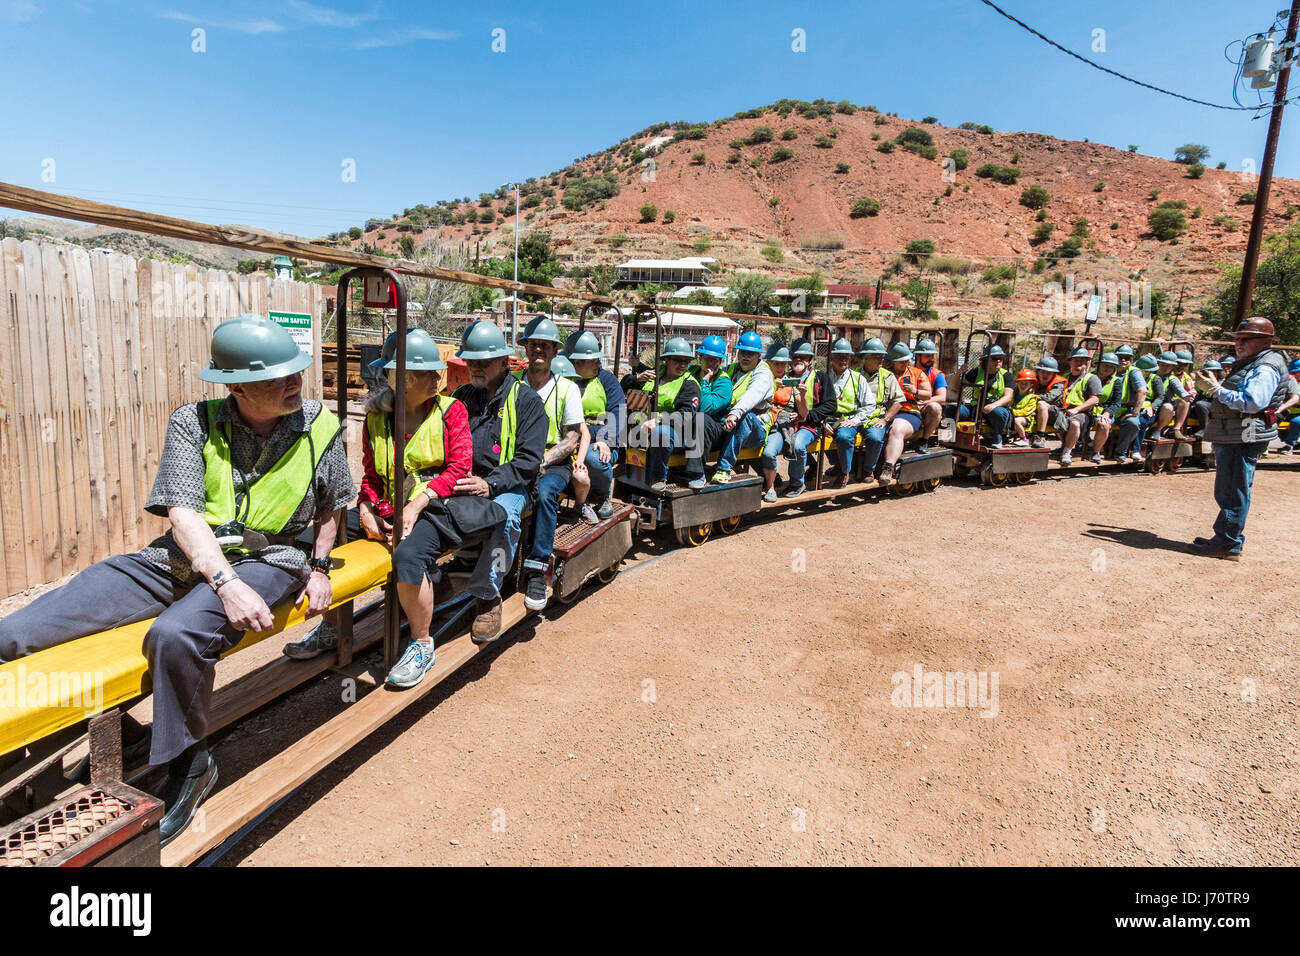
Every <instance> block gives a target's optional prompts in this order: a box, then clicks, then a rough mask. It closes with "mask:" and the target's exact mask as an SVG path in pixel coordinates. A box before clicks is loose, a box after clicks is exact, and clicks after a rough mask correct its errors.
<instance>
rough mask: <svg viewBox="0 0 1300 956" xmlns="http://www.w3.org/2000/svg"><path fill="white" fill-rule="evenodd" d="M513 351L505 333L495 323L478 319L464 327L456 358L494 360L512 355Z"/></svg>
mask: <svg viewBox="0 0 1300 956" xmlns="http://www.w3.org/2000/svg"><path fill="white" fill-rule="evenodd" d="M513 353H514V349H512V348H511V347H510V344H509V343H508V342H507V341H506V337H505V333H503V332H502V331H501V330H500V329H499V328H497V326H496V323H495V322H489V321H487V319H480V320H479V321H477V322H472V323H470V324H469V325H467V326H465V331H464V332H463V333H461V337H460V348H459V349H457V350H456V357H457V358H463V359H471V360H472V359H495V358H505V357H506V356H507V355H512V354H513Z"/></svg>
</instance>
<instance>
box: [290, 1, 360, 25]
mask: <svg viewBox="0 0 1300 956" xmlns="http://www.w3.org/2000/svg"><path fill="white" fill-rule="evenodd" d="M289 8H290V9H291V10H293V12H294V13H295V14H296V15H297V16H298V18H299V19H301V20H305V21H306V22H308V23H314V24H316V25H318V26H323V27H340V28H342V29H344V30H351V29H353V28H355V27H358V26H360V25H361V24H363V23H368V22H369V21H371V20H374V19H376V18H377V17H378V16H379V11H378V9H377V8H376V9H372V10H371V11H370V12H369V13H344V12H343V11H342V10H334V9H331V8H330V7H321V6H317V5H316V4H314V3H308V2H307V0H289Z"/></svg>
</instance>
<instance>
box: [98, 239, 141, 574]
mask: <svg viewBox="0 0 1300 956" xmlns="http://www.w3.org/2000/svg"><path fill="white" fill-rule="evenodd" d="M122 258H123V257H122V256H115V255H110V254H108V253H102V252H98V253H93V254H92V255H91V256H90V274H91V283H92V285H93V287H94V290H95V317H96V323H95V332H94V334H95V340H96V346H97V349H98V351H99V356H100V366H99V368H100V393H101V394H102V395H104V396H106V400H105V402H104V405H103V412H102V416H103V418H102V423H101V425H102V428H103V432H102V439H103V446H104V474H103V475H102V476H100V481H101V482H102V484H103V488H104V495H105V499H106V501H107V502H108V527H107V535H108V552H109V553H110V554H118V553H120V552H122V551H125V550H127V549H126V533H125V526H126V521H127V515H126V508H125V507H124V502H123V488H124V487H125V488H132V487H133V486H134V484H135V481H134V475H132V474H131V471H130V460H129V459H128V460H127V462H126V463H124V462H123V460H122V441H121V439H122V437H123V436H125V435H127V434H129V432H130V423H129V422H127V421H123V413H124V412H125V410H126V402H127V385H126V382H125V381H119V379H120V375H119V371H118V365H119V358H120V355H121V353H122V351H123V350H125V349H126V348H127V344H126V342H125V341H124V338H125V332H124V331H123V330H122V324H121V316H120V314H119V312H118V309H117V308H115V305H120V302H119V303H114V301H113V286H112V278H111V271H112V260H114V259H116V260H118V275H119V278H120V276H121V265H120V263H121V259H122ZM123 472H125V473H126V475H127V477H126V481H125V482H123V480H122V475H123ZM96 560H99V558H98V556H97V557H96Z"/></svg>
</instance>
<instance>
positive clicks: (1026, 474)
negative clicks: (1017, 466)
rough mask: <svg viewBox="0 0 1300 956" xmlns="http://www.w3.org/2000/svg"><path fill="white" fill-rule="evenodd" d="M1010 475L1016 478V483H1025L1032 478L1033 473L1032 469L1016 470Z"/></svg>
mask: <svg viewBox="0 0 1300 956" xmlns="http://www.w3.org/2000/svg"><path fill="white" fill-rule="evenodd" d="M1011 477H1012V478H1014V479H1015V480H1016V484H1018V485H1027V484H1029V483H1030V482H1031V481H1033V480H1034V473H1033V472H1032V471H1017V472H1016V473H1015V474H1013V475H1012V476H1011Z"/></svg>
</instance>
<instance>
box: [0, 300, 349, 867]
mask: <svg viewBox="0 0 1300 956" xmlns="http://www.w3.org/2000/svg"><path fill="white" fill-rule="evenodd" d="M310 364H311V356H309V355H306V354H304V353H303V352H301V351H299V349H298V346H297V345H295V344H294V342H293V340H292V339H291V338H290V337H289V333H288V332H286V331H285V330H284V329H283V328H281V327H280V326H278V325H276V324H275V323H274V322H271V321H269V320H268V319H266V318H264V317H263V316H260V315H241V316H240V317H239V318H236V319H230V320H229V321H226V322H222V323H221V324H220V325H219V326H217V328H216V330H215V331H214V332H213V335H212V362H211V364H210V365H209V366H208V367H207V368H205V369H203V370H202V371H201V372H199V378H200V379H202V380H203V381H205V382H221V383H224V384H225V385H226V386H227V387H228V388H229V390H230V394H229V396H227V397H226V398H224V399H212V400H210V401H202V402H191V403H190V404H188V405H182V406H181V407H180V408H178V409H177V410H176V411H175V412H173V413H172V416H171V420H170V421H169V422H168V424H167V438H166V440H165V442H164V443H163V450H162V457H161V459H160V460H159V462H158V474H157V476H156V478H155V479H154V484H153V492H152V493H151V494H150V495H149V500H148V502H147V503H146V505H145V510H147V511H148V512H150V513H151V514H156V515H160V516H161V515H165V516H166V517H167V518H168V519H169V520H170V521H171V530H170V531H169V532H168V533H167V534H165V535H163V536H162V537H161V538H158V539H157V540H155V541H153V542H152V543H151V544H150V545H149V546H148V547H147V548H145V549H144V550H142V551H138V552H136V553H135V554H123V555H115V556H113V557H110V558H106V559H105V560H103V561H99V562H97V563H95V564H92V565H91V566H90V567H88V568H86V569H85V570H84V571H82V572H81V573H80V574H78V575H76V576H75V577H74V578H73V579H72V580H71V581H69V582H68V583H67V584H65V585H64V586H63V587H61V588H57V589H55V590H53V591H50V592H48V593H47V594H44V595H42V596H41V597H39V598H37V599H36V600H35V601H33V602H32V603H31V604H29V605H27V606H26V607H25V608H22V609H21V610H19V611H15V612H14V613H13V614H11V615H9V616H8V617H7V618H5V619H4V620H3V621H0V661H3V660H11V659H13V658H15V657H21V656H23V655H25V654H31V653H34V652H35V651H39V650H43V649H45V648H47V647H52V646H53V645H56V644H61V643H63V642H65V641H71V640H74V639H76V638H79V637H85V636H86V635H88V634H95V633H98V632H99V631H103V630H107V629H109V628H113V627H120V626H121V625H124V624H130V623H133V622H135V621H142V620H145V619H147V618H151V617H153V618H156V620H155V621H154V622H153V624H152V625H151V626H150V627H149V631H148V633H147V634H146V635H145V639H144V653H145V655H146V656H147V657H148V659H149V673H150V676H151V679H152V682H153V734H152V742H150V740H149V738H148V736H146V734H145V731H144V729H143V728H141V727H140V726H139V725H138V724H136V723H135V722H134V721H130V720H128V719H124V721H123V723H124V725H125V726H124V727H123V731H124V734H123V736H124V738H125V739H124V743H127V744H128V746H126V747H125V748H124V756H125V757H126V760H127V762H128V763H129V762H131V761H132V760H142V759H144V756H145V752H146V751H147V752H148V756H149V762H150V763H151V764H153V765H161V764H168V774H167V782H166V784H165V786H164V788H163V790H162V798H163V801H164V803H165V804H166V807H167V812H166V815H165V816H164V817H163V820H162V824H161V827H160V829H161V836H162V842H163V843H167V842H169V841H171V840H172V839H173V838H174V837H176V836H177V835H178V834H180V833H181V832H182V831H183V830H184V829H185V827H186V826H187V825H188V823H189V821H190V819H191V817H192V816H193V815H194V811H195V809H196V808H197V807H198V805H199V803H200V802H201V801H202V800H203V799H204V798H205V797H206V796H207V795H208V793H210V792H211V790H212V788H213V786H214V785H215V784H216V780H217V762H216V760H215V759H214V758H213V757H212V755H211V754H209V753H208V749H207V744H206V742H205V740H204V737H205V736H206V734H207V729H208V728H207V724H208V707H209V703H210V701H211V697H212V681H213V676H214V673H215V669H216V664H217V661H218V660H219V659H220V657H221V654H222V652H223V651H227V650H229V649H230V648H232V647H234V646H235V645H236V644H238V643H239V642H240V640H241V639H242V638H243V636H244V632H245V631H265V630H269V629H270V628H271V627H272V626H273V622H272V608H275V607H276V606H277V605H281V604H283V603H285V602H288V601H293V602H295V603H298V602H300V601H301V600H302V598H303V597H304V596H306V597H307V613H308V614H309V615H315V614H319V613H321V612H322V611H324V610H326V609H327V608H329V606H330V603H331V601H332V599H333V591H332V589H331V587H330V579H329V567H330V561H329V553H330V549H331V547H332V546H333V544H334V540H335V535H336V531H337V529H338V522H339V520H340V519H341V518H342V515H343V509H345V508H347V507H348V505H349V504H351V503H352V499H353V498H355V497H356V493H357V489H356V486H355V485H353V483H352V477H351V474H350V473H349V471H348V462H347V456H346V454H345V452H344V448H343V443H342V442H341V441H339V440H338V436H339V422H338V419H337V418H336V417H335V416H334V414H333V413H332V412H330V410H329V409H327V408H325V407H324V406H323V405H322V404H321V403H320V402H317V401H311V400H309V401H304V400H303V398H302V370H303V369H304V368H306V367H307V366H308V365H310ZM313 525H314V526H315V541H314V544H313V545H312V546H311V548H310V551H311V553H310V557H309V555H308V554H307V552H306V551H304V550H302V549H301V548H300V547H299V546H298V544H297V541H296V539H297V538H298V536H299V535H300V534H301V533H302V532H304V531H305V530H306V529H307V528H309V527H312V526H313ZM133 738H134V739H133Z"/></svg>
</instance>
